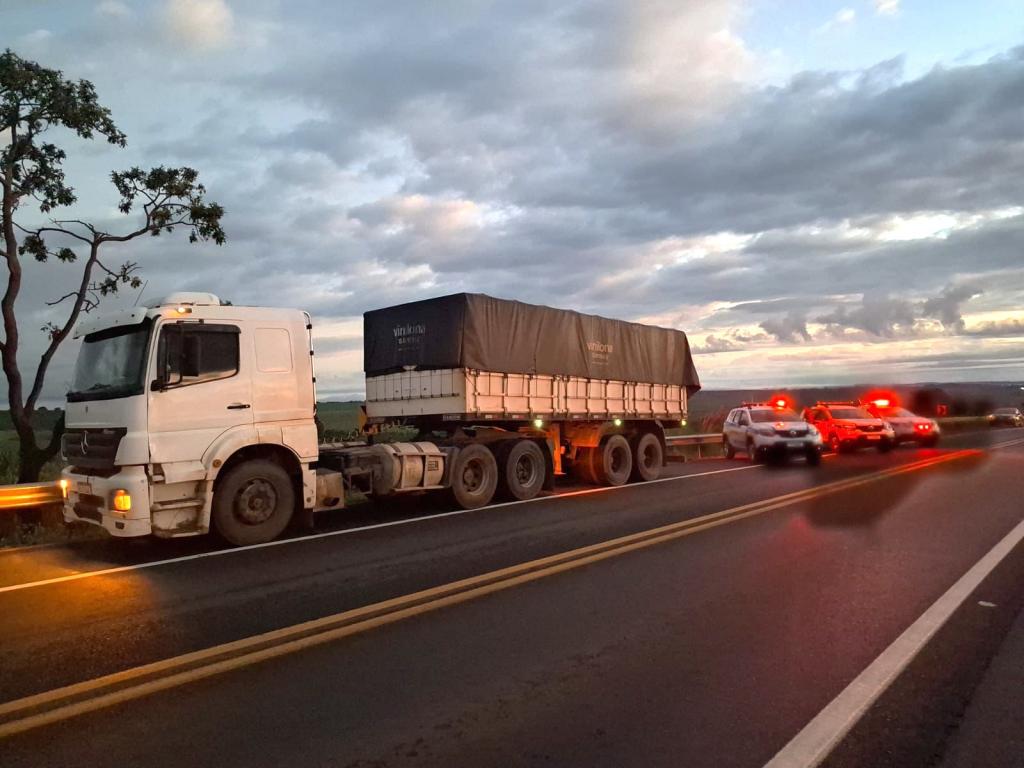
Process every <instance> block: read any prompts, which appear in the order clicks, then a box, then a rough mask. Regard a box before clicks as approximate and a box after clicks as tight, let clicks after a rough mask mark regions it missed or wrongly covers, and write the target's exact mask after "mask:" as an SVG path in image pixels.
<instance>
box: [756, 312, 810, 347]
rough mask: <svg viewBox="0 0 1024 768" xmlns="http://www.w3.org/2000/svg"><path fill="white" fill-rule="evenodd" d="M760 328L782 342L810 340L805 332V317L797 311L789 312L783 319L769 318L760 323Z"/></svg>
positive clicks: (807, 332)
mask: <svg viewBox="0 0 1024 768" xmlns="http://www.w3.org/2000/svg"><path fill="white" fill-rule="evenodd" d="M761 328H762V329H763V330H764V332H765V333H768V334H770V335H772V336H774V337H775V338H776V339H778V340H779V341H782V342H793V341H800V340H801V339H802V340H804V341H810V340H811V334H810V332H809V331H808V330H807V317H806V315H804V314H803V313H801V312H797V311H793V312H790V313H788V314H787V315H785V316H784V317H774V318H769V319H768V320H765V321H763V322H762V323H761Z"/></svg>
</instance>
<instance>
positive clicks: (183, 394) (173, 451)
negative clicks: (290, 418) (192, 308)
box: [149, 321, 253, 464]
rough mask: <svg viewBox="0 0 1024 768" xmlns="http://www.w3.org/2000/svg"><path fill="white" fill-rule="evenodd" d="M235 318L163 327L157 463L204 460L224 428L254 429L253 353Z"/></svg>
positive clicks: (152, 413)
mask: <svg viewBox="0 0 1024 768" xmlns="http://www.w3.org/2000/svg"><path fill="white" fill-rule="evenodd" d="M241 335H242V334H241V327H240V325H239V324H237V323H233V322H231V321H216V322H213V323H197V322H194V321H177V322H168V323H164V324H163V325H161V327H160V330H159V337H158V340H157V350H156V359H155V361H154V370H155V379H154V381H153V382H152V385H151V386H150V393H149V450H150V460H151V461H152V462H153V463H154V464H164V463H172V462H177V461H199V460H200V459H202V457H203V455H204V454H205V453H206V450H207V449H208V448H209V447H210V445H211V444H212V443H213V441H214V440H215V439H216V438H217V437H219V436H220V435H221V434H223V433H224V432H225V431H227V430H229V429H232V428H238V427H248V428H250V429H251V428H252V423H253V416H252V384H251V380H252V374H251V371H250V370H249V368H250V366H251V355H246V354H243V349H242V345H241V344H240V341H241Z"/></svg>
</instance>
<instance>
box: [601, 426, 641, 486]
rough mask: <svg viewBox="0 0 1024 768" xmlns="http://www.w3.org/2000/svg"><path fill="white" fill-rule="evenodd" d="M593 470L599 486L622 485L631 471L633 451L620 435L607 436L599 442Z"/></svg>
mask: <svg viewBox="0 0 1024 768" xmlns="http://www.w3.org/2000/svg"><path fill="white" fill-rule="evenodd" d="M593 468H594V471H595V474H596V475H597V480H598V483H599V484H600V485H624V484H625V483H626V481H628V480H629V473H630V472H632V471H633V451H632V450H630V447H629V441H627V440H626V438H624V437H623V436H622V435H609V436H608V437H606V438H605V439H604V440H602V441H601V445H600V446H599V447H598V449H597V451H596V453H595V455H594V458H593Z"/></svg>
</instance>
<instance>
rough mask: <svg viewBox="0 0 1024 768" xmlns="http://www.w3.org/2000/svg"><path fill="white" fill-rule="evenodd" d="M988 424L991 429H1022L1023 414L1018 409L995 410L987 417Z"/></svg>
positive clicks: (1023, 423)
mask: <svg viewBox="0 0 1024 768" xmlns="http://www.w3.org/2000/svg"><path fill="white" fill-rule="evenodd" d="M988 423H989V425H990V426H993V427H1002V426H1007V427H1024V413H1021V412H1020V408H996V409H995V410H994V411H992V413H990V414H989V415H988Z"/></svg>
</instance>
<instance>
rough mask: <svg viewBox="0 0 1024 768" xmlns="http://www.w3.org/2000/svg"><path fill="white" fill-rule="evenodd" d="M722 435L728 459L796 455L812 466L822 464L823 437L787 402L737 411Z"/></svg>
mask: <svg viewBox="0 0 1024 768" xmlns="http://www.w3.org/2000/svg"><path fill="white" fill-rule="evenodd" d="M722 433H723V434H722V441H723V444H724V446H725V455H726V458H730V459H731V458H733V457H734V456H735V455H736V453H737V451H742V452H743V453H745V454H746V455H747V456H748V457H749V458H750V460H751V461H759V460H762V459H766V458H770V457H777V458H787V457H789V456H792V455H800V456H803V457H804V458H806V459H807V463H808V464H810V465H812V466H816V465H817V464H818V463H819V462H820V461H821V449H822V441H821V434H820V433H819V432H818V430H817V429H815V428H814V427H813V426H811V425H810V424H808V423H807V422H806V421H804V420H803V419H802V418H800V416H799V415H798V414H797V412H796V411H794V410H793V409H792V408H791V407H790V406H789V404H788V403H787V402H786V401H785V400H783V399H779V400H775V401H773V402H770V403H743V404H742V405H741V406H740V407H739V408H733V409H732V410H731V411H730V412H729V416H728V417H727V418H726V420H725V425H724V427H723V429H722Z"/></svg>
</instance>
